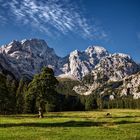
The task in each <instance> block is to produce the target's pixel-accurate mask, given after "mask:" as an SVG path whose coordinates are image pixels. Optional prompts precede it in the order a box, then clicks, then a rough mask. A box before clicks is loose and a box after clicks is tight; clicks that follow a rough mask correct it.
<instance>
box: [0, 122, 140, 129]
mask: <svg viewBox="0 0 140 140" xmlns="http://www.w3.org/2000/svg"><path fill="white" fill-rule="evenodd" d="M133 123H140V122H133V121H119V122H90V121H67V122H61V123H5V124H0V127H3V128H6V127H20V126H25V127H91V126H104V125H107V126H113V125H118V124H133Z"/></svg>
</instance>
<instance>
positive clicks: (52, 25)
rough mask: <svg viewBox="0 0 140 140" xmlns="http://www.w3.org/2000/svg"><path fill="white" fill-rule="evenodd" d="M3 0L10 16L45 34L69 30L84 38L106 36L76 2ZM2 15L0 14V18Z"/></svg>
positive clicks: (68, 0) (67, 31) (59, 0)
mask: <svg viewBox="0 0 140 140" xmlns="http://www.w3.org/2000/svg"><path fill="white" fill-rule="evenodd" d="M0 2H1V3H2V2H3V7H6V8H8V9H9V14H10V16H12V17H14V18H15V19H16V21H18V22H19V23H20V24H21V23H23V24H28V25H31V26H32V27H35V28H37V29H38V30H40V31H42V32H46V33H47V34H49V35H51V34H55V33H59V34H64V35H65V34H67V33H69V32H72V33H76V34H80V35H82V36H83V37H84V38H90V39H93V38H99V39H103V38H106V37H107V34H106V33H105V31H103V29H101V28H100V27H99V26H97V25H95V24H94V23H93V21H91V20H90V19H87V18H86V17H85V16H84V13H83V12H82V10H81V9H79V7H78V5H77V4H76V2H72V1H70V0H22V1H20V0H11V2H5V0H0ZM1 17H2V15H0V18H1Z"/></svg>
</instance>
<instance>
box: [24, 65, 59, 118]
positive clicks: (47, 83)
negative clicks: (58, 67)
mask: <svg viewBox="0 0 140 140" xmlns="http://www.w3.org/2000/svg"><path fill="white" fill-rule="evenodd" d="M57 83H58V81H57V79H56V78H55V76H54V72H53V70H52V69H51V68H48V67H44V68H43V69H42V71H41V73H40V74H37V75H35V76H34V78H33V80H32V82H31V83H30V84H29V86H28V91H27V95H26V109H27V110H28V108H30V109H31V110H32V112H34V111H35V109H36V108H37V110H38V112H39V118H42V117H43V112H44V110H45V105H46V103H47V101H48V100H49V95H50V94H53V92H55V86H56V84H57ZM27 104H28V105H27ZM35 107H36V108H35ZM27 112H28V111H27Z"/></svg>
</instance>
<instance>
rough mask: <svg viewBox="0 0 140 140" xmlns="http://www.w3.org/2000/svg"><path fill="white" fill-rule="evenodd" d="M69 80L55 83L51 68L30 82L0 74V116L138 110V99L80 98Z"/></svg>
mask: <svg viewBox="0 0 140 140" xmlns="http://www.w3.org/2000/svg"><path fill="white" fill-rule="evenodd" d="M77 84H79V83H78V82H77V81H72V80H64V81H63V80H59V81H58V80H57V79H56V77H55V76H54V72H53V70H52V69H51V68H47V67H44V68H43V69H42V71H41V73H39V74H36V75H35V76H34V77H33V79H32V80H28V79H27V78H21V80H20V81H19V82H17V81H16V80H11V79H10V78H7V77H6V76H5V75H3V74H0V114H12V113H13V114H15V113H19V114H21V113H39V117H43V112H49V111H85V110H87V111H88V110H94V109H104V108H105V109H111V108H130V109H136V108H139V109H140V99H135V100H134V99H133V98H132V97H131V96H127V97H122V98H120V97H118V98H115V99H113V100H106V99H104V98H103V97H100V95H99V94H96V93H94V94H91V95H89V96H81V95H78V94H76V93H75V92H74V91H73V90H72V88H73V86H74V85H77Z"/></svg>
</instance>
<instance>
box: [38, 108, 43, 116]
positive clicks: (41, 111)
mask: <svg viewBox="0 0 140 140" xmlns="http://www.w3.org/2000/svg"><path fill="white" fill-rule="evenodd" d="M38 117H39V118H43V117H44V116H43V109H42V108H41V107H39V110H38Z"/></svg>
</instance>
